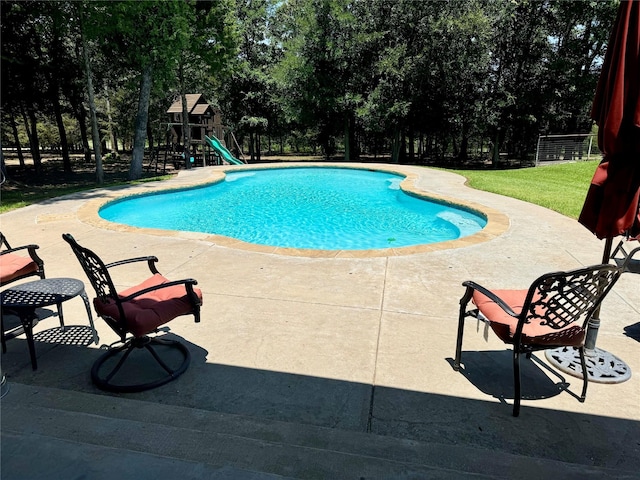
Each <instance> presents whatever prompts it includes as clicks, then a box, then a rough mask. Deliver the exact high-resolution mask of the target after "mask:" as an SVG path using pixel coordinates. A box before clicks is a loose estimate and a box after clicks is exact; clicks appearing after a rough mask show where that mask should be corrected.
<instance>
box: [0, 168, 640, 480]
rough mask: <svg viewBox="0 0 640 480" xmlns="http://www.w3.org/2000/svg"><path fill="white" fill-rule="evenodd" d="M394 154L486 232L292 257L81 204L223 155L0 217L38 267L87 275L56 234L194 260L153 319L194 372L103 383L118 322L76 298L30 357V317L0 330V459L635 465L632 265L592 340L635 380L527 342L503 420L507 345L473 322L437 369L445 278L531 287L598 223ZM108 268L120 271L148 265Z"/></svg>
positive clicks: (638, 418)
mask: <svg viewBox="0 0 640 480" xmlns="http://www.w3.org/2000/svg"><path fill="white" fill-rule="evenodd" d="M341 166H345V164H341ZM363 167H364V168H376V166H375V165H372V164H366V165H363ZM385 167H386V168H389V166H385ZM226 168H228V169H229V167H226ZM238 168H245V167H232V169H238ZM250 168H254V166H251V167H250ZM391 168H393V169H402V171H403V172H406V173H407V174H408V175H416V177H415V179H414V180H413V181H414V183H415V186H416V188H417V189H418V190H420V191H424V192H426V193H429V194H433V195H436V196H441V197H446V198H455V199H456V200H457V201H459V202H463V203H470V204H474V205H479V206H480V207H481V208H482V209H483V210H484V211H486V212H488V214H490V215H494V217H493V218H494V220H493V221H490V223H489V224H490V226H492V228H495V229H496V230H491V231H490V232H488V235H486V237H483V238H475V239H473V240H469V239H468V240H467V241H466V242H464V241H462V240H464V239H462V240H461V241H460V243H459V244H457V245H453V246H455V247H456V248H442V246H440V247H435V248H428V249H425V250H420V249H417V250H415V251H411V252H386V253H385V254H384V255H380V252H372V253H371V254H367V253H366V252H352V253H351V254H350V253H348V252H343V253H341V254H339V255H338V254H330V255H326V254H320V253H312V254H309V255H305V256H301V255H300V254H301V253H304V252H281V251H275V250H271V251H265V250H264V249H263V248H262V247H260V248H254V247H247V246H246V244H245V245H239V244H238V242H234V241H232V240H225V239H222V238H219V237H211V236H208V235H203V234H192V233H184V232H173V233H167V232H160V231H148V230H138V229H134V228H131V227H121V226H114V225H113V224H108V222H105V221H103V220H100V219H99V218H98V217H97V215H96V211H97V206H98V205H100V204H101V203H103V202H104V201H105V199H107V198H112V197H113V196H115V195H121V194H127V195H128V194H132V193H135V192H143V191H152V190H155V189H158V188H163V189H164V188H166V187H167V186H172V187H175V188H180V187H183V186H186V185H192V184H195V183H199V182H202V181H205V180H207V179H209V180H210V179H211V178H214V177H215V176H217V175H219V172H220V170H221V168H219V167H208V168H206V169H195V170H191V171H184V172H181V173H180V175H178V176H177V177H176V178H173V179H172V180H170V181H168V182H163V183H162V184H157V183H153V184H152V183H147V184H142V185H139V186H134V187H119V188H113V189H98V190H94V191H91V192H84V193H78V194H74V195H70V196H66V197H62V198H59V199H55V200H50V201H46V202H42V203H40V204H38V205H32V206H29V207H26V208H23V209H20V210H17V211H13V212H8V213H6V214H3V215H0V228H1V230H2V232H3V233H4V234H5V235H7V237H8V239H9V241H10V242H11V244H12V245H22V244H25V243H37V244H39V245H40V250H39V251H38V252H39V254H40V256H41V257H42V258H43V260H44V261H45V269H46V274H47V277H49V278H54V277H75V278H79V279H82V280H83V281H84V282H85V284H87V281H86V278H85V276H84V273H83V272H82V270H81V268H80V265H79V264H78V262H77V260H76V259H75V257H74V256H73V254H72V252H71V250H70V248H69V246H68V245H67V244H66V243H65V242H64V241H63V240H62V238H61V235H62V233H71V234H72V235H74V237H75V238H76V240H78V242H79V243H80V244H82V245H84V246H86V247H88V248H90V249H92V250H94V251H95V252H96V253H98V254H99V255H100V256H101V257H102V259H103V260H104V261H105V262H110V261H114V260H118V259H123V258H130V257H135V256H142V255H155V256H157V257H158V258H159V263H158V268H159V269H160V271H161V272H162V273H163V274H164V275H165V276H167V277H169V278H173V279H177V278H185V277H193V278H195V279H197V280H198V284H199V287H200V288H201V289H202V290H203V295H204V305H203V310H202V322H201V323H200V324H195V323H194V322H193V320H192V318H190V317H183V318H180V319H177V320H175V321H173V322H171V323H170V324H169V325H168V329H169V333H170V334H171V335H173V336H176V337H179V338H181V339H182V340H183V341H184V343H185V344H186V345H188V346H189V348H190V350H191V353H192V362H191V366H190V368H189V370H188V371H187V372H186V373H185V374H184V375H183V376H182V377H180V378H179V379H178V380H176V381H174V382H172V383H169V384H167V385H165V386H163V387H160V388H158V389H155V390H151V391H149V392H143V393H138V394H127V395H113V394H108V393H105V392H101V391H99V390H97V389H96V388H95V387H94V386H93V385H92V384H91V380H90V376H89V372H90V369H91V365H92V363H93V361H95V359H96V358H97V357H98V356H99V355H100V354H101V353H102V350H101V349H100V347H104V346H106V345H109V344H111V343H113V342H115V341H116V340H117V337H116V335H115V334H114V333H113V332H112V331H111V330H110V329H109V328H108V327H107V326H106V324H105V323H104V322H103V321H102V320H101V319H96V321H95V323H96V327H97V329H98V334H99V337H100V342H99V344H98V345H95V344H89V340H90V338H89V334H88V331H87V329H86V328H83V327H84V326H86V325H87V324H88V322H87V318H86V312H85V311H84V305H83V304H82V302H81V301H80V300H79V299H73V300H70V301H68V302H66V303H65V304H64V306H63V308H64V312H65V320H66V323H67V324H68V325H78V326H83V327H77V328H75V329H74V328H72V329H70V331H75V332H76V333H77V335H76V336H75V337H74V339H73V341H71V340H69V338H68V337H69V336H68V335H67V336H61V335H58V336H57V338H56V340H54V341H51V340H47V339H48V338H50V337H51V335H49V336H47V335H46V334H47V332H51V330H50V329H52V328H54V327H56V326H57V319H55V318H43V319H42V320H41V321H40V323H39V324H38V326H37V327H36V329H35V331H36V332H37V334H36V351H37V355H38V365H39V368H38V370H37V371H35V372H34V371H32V369H31V365H30V362H29V356H28V351H27V347H26V342H25V340H24V337H18V338H17V339H14V340H10V341H9V342H8V343H7V349H8V351H7V353H6V354H4V355H3V356H2V370H3V372H4V373H5V374H6V375H7V379H8V385H9V393H8V394H7V395H6V396H5V397H4V398H3V399H2V426H1V428H2V447H1V448H2V478H3V479H4V478H6V479H17V478H78V477H81V476H83V475H84V476H85V478H99V479H102V478H133V477H144V478H146V477H156V478H225V479H227V478H229V479H231V478H251V479H257V478H281V477H286V478H460V477H464V476H480V477H483V476H484V477H488V478H515V477H517V478H546V477H548V476H551V475H554V476H556V477H559V478H572V477H581V478H584V477H585V476H589V477H594V478H595V477H596V476H597V477H598V478H603V477H610V478H639V474H638V472H640V373H638V372H640V355H639V353H640V332H639V330H640V288H639V285H640V283H639V282H640V277H639V276H638V275H634V274H630V273H626V274H624V275H623V276H622V278H621V280H620V281H619V282H618V283H617V285H616V286H615V288H614V290H613V291H612V293H611V294H610V295H609V296H608V297H607V298H606V300H605V302H604V304H603V306H602V313H601V319H602V324H601V327H600V332H599V335H598V340H597V346H598V347H599V348H602V349H604V350H606V351H608V352H611V353H614V354H615V355H617V356H618V357H620V358H621V359H623V360H624V361H625V362H626V363H627V364H628V365H629V367H630V368H631V370H632V372H633V375H632V377H631V379H630V380H628V381H626V382H624V383H618V384H612V385H607V384H601V383H590V384H589V391H588V393H587V399H586V402H585V403H580V402H578V400H577V399H576V398H575V397H574V396H573V395H572V393H574V394H575V393H579V389H580V386H581V381H580V380H579V379H576V378H573V377H570V376H567V375H564V374H555V373H553V372H552V371H550V370H549V369H548V368H546V367H545V365H546V360H545V357H544V355H543V354H537V355H534V361H532V362H523V402H522V405H523V406H522V411H521V414H520V417H518V418H513V417H512V416H511V401H512V373H511V355H510V350H508V349H507V348H506V346H505V345H504V344H502V343H501V342H499V341H498V340H497V339H496V338H494V337H492V336H490V337H489V338H488V341H485V339H484V338H483V335H482V329H480V331H477V329H476V325H475V324H472V322H467V326H466V328H467V331H466V333H465V342H464V344H463V362H464V363H465V366H466V370H465V372H464V373H458V372H454V371H453V369H452V367H451V362H452V357H453V354H454V351H455V336H456V328H457V310H458V301H459V299H460V296H461V295H462V293H463V288H462V286H461V283H462V282H463V281H464V280H469V279H472V280H475V281H477V282H479V283H481V284H483V285H486V286H487V287H490V288H491V287H505V288H525V287H527V286H528V285H529V284H530V283H531V281H532V280H533V279H534V278H536V277H537V276H538V275H541V274H543V273H547V272H550V271H555V270H564V269H573V268H578V267H580V266H584V265H590V264H595V263H598V262H599V260H600V259H601V256H602V249H603V242H601V241H599V240H597V239H596V238H595V237H594V236H593V235H592V234H591V233H590V232H588V231H587V230H586V229H585V228H584V227H582V226H581V225H579V224H578V223H577V222H576V221H575V220H572V219H569V218H567V217H564V216H562V215H559V214H557V213H555V212H552V211H550V210H547V209H544V208H541V207H538V206H535V205H531V204H528V203H525V202H521V201H518V200H514V199H511V198H506V197H502V196H499V195H494V194H490V193H486V192H480V191H476V190H473V189H470V188H467V187H465V186H464V178H462V177H460V176H458V175H455V174H452V173H448V172H443V171H439V170H432V169H424V168H420V167H408V166H407V167H405V166H403V167H399V166H392V167H391ZM485 233H487V232H485ZM398 253H399V254H398ZM120 268H121V269H122V271H117V272H114V277H115V280H116V282H117V283H118V284H117V287H118V288H125V287H128V286H131V285H134V284H136V283H137V282H139V281H140V280H142V279H143V277H144V275H145V274H146V272H145V271H144V266H141V265H137V266H126V267H120ZM87 290H88V294H89V295H90V296H92V295H93V291H92V290H91V287H90V286H89V285H87ZM42 313H43V316H45V317H46V315H47V312H46V311H45V312H42ZM563 382H566V383H568V384H569V386H568V391H566V390H563V389H562V388H561V384H562V383H563ZM505 399H506V400H505Z"/></svg>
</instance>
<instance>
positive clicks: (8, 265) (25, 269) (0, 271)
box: [0, 253, 38, 284]
mask: <svg viewBox="0 0 640 480" xmlns="http://www.w3.org/2000/svg"><path fill="white" fill-rule="evenodd" d="M37 271H38V265H36V262H34V261H33V260H31V258H30V257H22V256H20V255H15V254H13V253H5V254H4V255H0V283H2V284H5V283H7V282H10V281H11V280H13V279H15V278H19V277H22V276H24V275H29V274H31V273H36V272H37Z"/></svg>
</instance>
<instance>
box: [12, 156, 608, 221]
mask: <svg viewBox="0 0 640 480" xmlns="http://www.w3.org/2000/svg"><path fill="white" fill-rule="evenodd" d="M597 166H598V162H597V161H590V162H577V163H565V164H560V165H549V166H544V167H536V168H523V169H510V170H448V171H453V172H455V173H459V174H460V175H463V176H464V177H466V178H467V179H468V184H469V185H470V186H471V187H473V188H476V189H478V190H485V191H488V192H493V193H498V194H500V195H505V196H507V197H513V198H518V199H520V200H524V201H526V202H530V203H534V204H537V205H541V206H543V207H547V208H550V209H551V210H555V211H556V212H559V213H561V214H563V215H566V216H567V217H571V218H575V219H577V218H578V215H579V214H580V210H581V209H582V204H583V203H584V199H585V196H586V194H587V190H588V189H589V184H590V183H591V178H592V177H593V173H594V172H595V170H596V167H597ZM125 175H126V170H125ZM162 178H169V177H168V176H167V177H162ZM158 179H159V178H157V177H156V178H154V177H152V178H148V179H145V180H142V181H150V180H158ZM118 180H120V181H118ZM126 183H127V182H123V181H122V180H121V179H116V180H115V181H113V182H107V185H108V186H113V185H118V184H126ZM107 185H105V186H107ZM7 187H9V188H7ZM92 188H95V183H93V182H92V181H88V180H87V181H86V182H82V181H79V182H77V183H73V182H63V181H51V182H45V184H44V185H36V186H34V185H26V184H14V185H12V186H9V185H6V184H5V185H3V186H2V194H1V196H0V200H1V201H0V213H3V212H6V211H9V210H14V209H16V208H20V207H24V206H26V205H30V204H32V203H36V202H39V201H42V200H46V199H48V198H54V197H58V196H61V195H66V194H68V193H73V192H77V191H82V190H90V189H92Z"/></svg>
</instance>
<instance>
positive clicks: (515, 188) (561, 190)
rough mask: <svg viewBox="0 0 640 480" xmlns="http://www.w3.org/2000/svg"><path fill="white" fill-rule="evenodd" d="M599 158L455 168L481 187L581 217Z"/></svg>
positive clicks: (572, 216) (574, 216)
mask: <svg viewBox="0 0 640 480" xmlns="http://www.w3.org/2000/svg"><path fill="white" fill-rule="evenodd" d="M598 163H599V162H597V161H589V162H577V163H563V164H559V165H548V166H543V167H536V168H523V169H517V170H516V169H513V170H452V171H454V172H456V173H459V174H460V175H462V176H464V177H466V178H467V180H468V185H469V186H471V187H473V188H476V189H478V190H484V191H487V192H493V193H498V194H500V195H505V196H507V197H513V198H517V199H519V200H524V201H525V202H529V203H534V204H536V205H541V206H543V207H546V208H549V209H551V210H554V211H556V212H559V213H561V214H563V215H566V216H567V217H571V218H575V219H577V218H578V215H579V214H580V211H581V210H582V205H583V203H584V199H585V197H586V195H587V190H588V189H589V185H590V183H591V179H592V177H593V173H594V172H595V171H596V167H597V166H598Z"/></svg>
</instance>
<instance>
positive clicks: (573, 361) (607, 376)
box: [545, 347, 631, 383]
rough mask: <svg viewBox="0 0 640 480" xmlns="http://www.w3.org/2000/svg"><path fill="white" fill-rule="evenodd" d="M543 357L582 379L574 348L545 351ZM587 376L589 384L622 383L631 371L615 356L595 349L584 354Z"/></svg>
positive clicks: (565, 371) (627, 378)
mask: <svg viewBox="0 0 640 480" xmlns="http://www.w3.org/2000/svg"><path fill="white" fill-rule="evenodd" d="M545 356H546V357H547V360H548V361H549V363H551V365H553V366H554V367H556V368H557V369H558V370H560V371H561V372H564V373H568V374H569V375H573V376H574V377H578V378H583V376H582V365H581V364H580V353H579V352H578V349H577V348H574V347H560V348H556V349H554V350H547V351H546V352H545ZM584 357H585V360H586V363H587V375H589V381H590V382H596V383H622V382H625V381H627V380H629V379H630V378H631V369H630V368H629V366H628V365H627V364H626V363H624V362H623V361H622V360H620V359H619V358H618V357H616V356H615V355H613V354H611V353H609V352H607V351H605V350H601V349H600V348H595V349H594V350H588V351H586V352H585V356H584Z"/></svg>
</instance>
